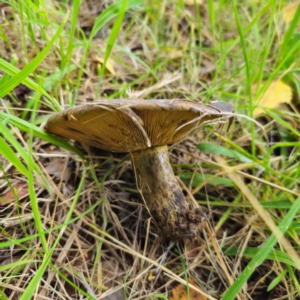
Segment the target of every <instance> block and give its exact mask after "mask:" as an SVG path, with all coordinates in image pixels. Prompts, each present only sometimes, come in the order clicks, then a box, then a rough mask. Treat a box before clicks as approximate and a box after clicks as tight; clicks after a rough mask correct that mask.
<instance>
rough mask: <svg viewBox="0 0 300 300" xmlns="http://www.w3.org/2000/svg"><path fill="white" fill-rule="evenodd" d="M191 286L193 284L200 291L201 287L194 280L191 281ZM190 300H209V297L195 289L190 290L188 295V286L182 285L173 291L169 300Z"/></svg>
mask: <svg viewBox="0 0 300 300" xmlns="http://www.w3.org/2000/svg"><path fill="white" fill-rule="evenodd" d="M189 284H191V285H193V286H195V287H197V288H198V289H199V287H198V286H197V284H196V282H195V281H194V280H193V279H189ZM188 299H189V300H207V297H206V296H204V295H201V294H199V293H198V292H196V291H195V290H193V289H190V290H189V293H188V292H187V286H186V285H185V284H182V283H181V284H179V285H177V286H175V287H174V288H173V289H172V290H171V297H170V298H169V300H188Z"/></svg>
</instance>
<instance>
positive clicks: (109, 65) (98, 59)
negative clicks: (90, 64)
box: [93, 55, 116, 75]
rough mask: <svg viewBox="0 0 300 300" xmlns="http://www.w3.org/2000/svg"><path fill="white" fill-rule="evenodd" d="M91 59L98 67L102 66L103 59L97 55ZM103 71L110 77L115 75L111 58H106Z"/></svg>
mask: <svg viewBox="0 0 300 300" xmlns="http://www.w3.org/2000/svg"><path fill="white" fill-rule="evenodd" d="M93 59H94V61H95V62H96V63H98V64H99V65H101V66H102V65H103V63H104V58H103V57H100V56H98V55H93ZM105 69H106V70H107V71H108V72H109V73H110V74H112V75H116V72H115V68H114V61H113V60H112V59H111V58H108V60H107V61H106V65H105Z"/></svg>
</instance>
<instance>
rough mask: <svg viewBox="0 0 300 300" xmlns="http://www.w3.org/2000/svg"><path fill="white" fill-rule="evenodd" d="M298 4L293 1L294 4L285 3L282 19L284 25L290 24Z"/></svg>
mask: <svg viewBox="0 0 300 300" xmlns="http://www.w3.org/2000/svg"><path fill="white" fill-rule="evenodd" d="M299 3H300V2H299V1H295V2H290V3H287V4H285V5H284V6H283V10H282V13H283V16H282V18H283V21H284V22H285V23H291V22H292V20H293V18H294V15H295V12H296V10H297V7H298V5H299Z"/></svg>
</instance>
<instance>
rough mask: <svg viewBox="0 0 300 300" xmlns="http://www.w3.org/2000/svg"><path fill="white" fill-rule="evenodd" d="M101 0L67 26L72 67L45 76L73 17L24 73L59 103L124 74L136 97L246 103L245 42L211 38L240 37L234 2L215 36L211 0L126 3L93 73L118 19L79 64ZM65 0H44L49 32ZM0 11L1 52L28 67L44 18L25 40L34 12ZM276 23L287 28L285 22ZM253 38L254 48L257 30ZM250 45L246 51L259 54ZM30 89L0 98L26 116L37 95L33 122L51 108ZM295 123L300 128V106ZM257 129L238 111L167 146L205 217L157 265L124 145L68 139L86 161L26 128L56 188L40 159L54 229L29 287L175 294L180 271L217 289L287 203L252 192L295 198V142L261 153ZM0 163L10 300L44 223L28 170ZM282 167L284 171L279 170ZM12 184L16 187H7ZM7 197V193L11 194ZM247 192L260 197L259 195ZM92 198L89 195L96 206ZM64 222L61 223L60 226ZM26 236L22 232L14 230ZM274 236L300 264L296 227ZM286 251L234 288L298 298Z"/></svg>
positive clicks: (123, 89) (3, 261) (49, 225)
mask: <svg viewBox="0 0 300 300" xmlns="http://www.w3.org/2000/svg"><path fill="white" fill-rule="evenodd" d="M22 3H23V2H22ZM99 3H100V2H99V1H92V0H89V1H82V4H81V8H80V10H79V16H78V19H77V24H78V31H77V32H76V35H75V36H76V38H75V39H74V45H76V46H74V47H73V49H72V50H73V51H72V56H71V61H69V62H68V64H69V65H74V67H72V71H67V72H66V75H59V76H58V77H55V78H51V77H50V75H52V74H53V73H56V72H58V71H59V70H60V68H61V64H62V63H64V62H63V60H64V57H63V56H62V53H64V51H66V46H64V45H67V42H68V37H69V36H68V35H69V30H68V26H67V27H66V28H65V30H64V31H63V33H62V36H61V40H60V43H57V44H56V45H55V46H54V47H53V49H52V51H50V52H49V54H48V55H47V57H46V59H45V60H43V62H42V63H41V64H40V65H39V67H38V68H37V69H36V70H35V71H34V73H33V74H32V75H35V76H32V79H34V81H35V82H38V83H39V82H40V84H41V85H43V83H44V82H46V83H47V84H48V85H49V89H48V92H49V94H51V95H52V96H53V97H54V98H56V99H57V101H58V103H59V104H60V105H61V107H62V108H67V107H69V105H70V103H71V102H72V97H73V96H74V95H75V94H76V100H75V105H80V104H84V103H86V102H90V101H93V100H95V99H97V98H106V97H107V98H108V97H109V98H111V97H114V98H121V97H124V98H125V97H127V93H128V92H127V90H128V88H131V89H134V90H136V93H135V94H134V97H138V98H147V99H150V98H163V99H173V98H179V99H189V100H193V101H200V99H201V101H205V102H206V101H208V100H209V99H212V100H215V99H219V100H220V99H221V100H224V101H230V102H231V103H232V104H234V105H235V106H236V110H237V112H238V113H247V110H246V109H245V108H247V109H248V103H247V99H248V96H247V92H246V91H245V90H243V91H242V92H241V86H242V85H243V83H244V81H245V73H244V72H240V68H241V66H242V65H244V60H243V56H242V52H241V49H240V47H239V46H238V44H237V46H233V47H232V50H231V52H227V53H226V54H225V50H224V49H223V50H224V52H222V49H220V48H219V45H222V46H223V47H225V46H226V45H227V44H226V41H228V43H231V42H232V43H235V42H236V39H235V38H236V37H237V36H238V32H237V28H236V25H235V23H234V22H235V21H234V16H233V13H232V11H230V7H231V6H228V8H226V7H227V6H226V5H225V4H222V6H223V8H222V9H220V10H218V9H217V8H216V15H215V18H218V17H220V16H222V18H218V19H217V20H215V29H217V30H218V32H219V33H220V34H221V33H222V35H220V36H218V35H217V34H216V35H213V33H212V28H211V23H210V22H211V20H210V13H209V9H208V6H207V4H206V3H205V4H203V5H200V6H199V7H197V9H195V7H193V6H185V5H184V4H182V6H180V5H178V3H177V4H176V3H172V2H171V1H170V3H168V1H166V2H161V3H160V5H158V4H156V3H154V2H151V1H149V2H148V3H147V5H146V6H145V7H141V8H139V9H136V10H129V12H128V13H127V14H126V17H125V20H124V22H123V26H122V29H121V31H120V32H119V36H118V39H117V44H118V47H115V48H114V49H113V51H112V54H111V59H112V60H113V62H114V70H115V74H111V73H110V72H109V71H108V70H107V72H106V75H105V76H104V77H103V78H102V80H101V81H100V80H99V68H100V67H101V65H99V64H98V63H97V60H95V55H97V56H100V57H103V52H104V51H105V47H106V43H107V39H108V37H109V34H110V31H111V28H112V25H113V21H110V22H108V23H107V24H106V25H105V26H104V28H103V29H102V30H101V31H100V32H99V34H97V35H96V37H95V38H94V39H93V41H92V45H91V46H90V50H89V53H88V57H87V60H86V62H85V64H84V65H83V68H81V62H82V60H83V53H84V50H83V46H82V43H83V42H82V41H83V39H82V36H83V34H87V35H88V34H89V32H90V31H91V29H92V26H93V24H94V21H95V20H96V18H97V16H98V15H99V14H100V13H101V12H102V11H103V9H104V8H105V7H106V6H108V5H109V4H105V3H106V2H105V1H103V4H102V2H101V3H100V4H99ZM261 5H262V4H261ZM216 6H217V4H216ZM64 7H65V8H66V10H69V9H70V5H69V4H62V3H60V2H59V1H58V2H55V1H53V2H52V1H49V2H46V3H45V8H46V11H47V12H48V13H49V19H50V20H51V21H52V24H47V26H45V27H44V33H45V34H46V36H47V34H49V36H52V35H53V32H54V30H56V29H55V28H56V27H55V26H54V24H59V23H60V22H61V21H62V20H63V18H64V15H65V12H64ZM180 8H181V9H180ZM252 8H253V7H252ZM243 9H244V10H245V11H244V13H245V12H246V13H245V15H244V13H242V8H241V15H243V16H244V18H243V19H242V21H243V22H244V23H243V25H244V26H245V27H246V24H247V22H246V17H245V16H248V17H249V18H250V14H251V12H252V11H251V4H248V3H247V4H245V7H244V8H243ZM0 12H1V16H0V23H1V24H2V25H1V30H2V32H3V35H2V37H1V38H0V56H1V57H2V59H4V60H6V61H8V62H9V61H12V59H13V57H17V58H18V60H17V61H16V66H17V67H18V68H19V69H22V68H24V66H25V65H26V64H27V62H29V61H31V60H32V59H33V58H34V57H35V56H36V55H37V54H38V53H39V50H40V49H42V48H43V47H44V46H45V45H46V44H47V42H46V38H45V36H44V35H43V33H42V31H41V30H40V27H39V24H38V23H37V24H35V23H34V22H33V23H32V24H33V29H32V35H33V36H34V37H35V38H36V43H34V42H33V38H32V36H30V30H29V28H28V27H26V26H25V25H28V24H29V23H26V19H24V18H22V15H21V10H20V6H19V4H18V3H16V2H14V1H13V2H12V3H11V4H7V3H4V2H2V3H0ZM253 14H254V13H253ZM267 15H268V16H269V17H268V16H267V17H265V18H266V20H265V21H264V20H262V21H261V22H258V25H257V26H262V27H263V28H264V29H265V28H266V27H267V26H266V25H265V22H268V21H269V20H268V19H267V18H270V12H269V14H267ZM159 16H160V18H159ZM23 17H24V16H23ZM251 17H253V16H251ZM199 18H201V26H202V27H201V28H199V22H198V21H199ZM250 19H251V18H250ZM32 20H34V18H32ZM218 20H219V21H218ZM22 26H24V27H23V29H22ZM264 26H266V27H264ZM80 30H82V32H80ZM262 32H263V30H262ZM252 34H253V35H252ZM278 34H279V35H280V34H281V35H282V32H279V33H278ZM262 36H263V35H261V36H260V37H259V38H257V39H258V41H257V43H262V40H263V38H262ZM249 39H251V40H255V36H254V33H253V32H252V33H251V34H249ZM5 40H8V41H5ZM223 41H225V42H223ZM229 48H230V47H228V48H227V49H226V50H228V49H229ZM250 48H251V51H254V52H255V49H256V48H255V46H254V43H253V48H252V46H251V47H250ZM249 51H250V50H249ZM255 56H256V55H255V54H253V56H252V59H253V60H254V57H255ZM271 58H272V57H270V62H267V63H266V72H267V69H268V70H269V69H271V68H272V67H273V65H272V63H274V62H272V61H271ZM297 64H298V62H297ZM253 65H255V66H257V67H256V69H255V68H254V67H253V68H254V69H253V70H252V71H253V73H255V72H256V71H257V70H258V69H259V67H258V65H259V62H258V61H256V62H254V63H253ZM274 67H275V63H274ZM298 67H299V65H298ZM295 68H296V66H295ZM81 71H82V72H83V73H82V77H80V78H78V76H79V74H80V72H81ZM1 74H2V75H3V73H1ZM298 79H299V78H298ZM33 95H36V94H33V91H32V90H30V89H28V88H27V87H25V86H24V85H19V86H18V87H17V88H15V89H14V91H13V92H12V93H11V94H9V95H7V96H6V97H5V98H3V99H2V100H1V110H2V111H4V112H9V113H11V114H12V115H15V116H17V117H18V118H20V119H24V120H28V121H30V117H31V116H32V114H33V109H34V101H39V104H38V105H37V107H36V108H37V109H36V110H35V112H36V114H37V115H36V118H35V119H34V120H33V122H35V124H36V125H41V123H42V122H44V121H45V119H46V118H47V117H48V115H50V114H51V113H53V110H54V108H53V106H52V105H51V103H50V102H49V101H48V100H46V99H45V98H34V100H33V101H32V100H31V99H32V98H31V97H33ZM295 123H296V125H295V126H296V128H298V127H299V123H298V119H296V118H295ZM279 126H280V125H279ZM270 128H271V129H270ZM273 128H274V127H273ZM9 129H10V130H11V132H13V135H14V137H15V139H16V140H17V141H18V142H19V143H20V144H21V145H22V147H23V148H24V149H25V150H28V147H29V146H30V142H29V140H30V135H29V134H27V133H24V132H23V131H22V130H19V129H18V128H14V127H13V126H10V125H9ZM285 129H286V128H284V130H285ZM251 130H252V129H251V127H250V125H249V123H248V121H247V120H242V119H240V118H237V119H236V120H235V121H234V124H233V125H232V127H231V129H230V130H229V132H227V130H226V128H223V129H221V130H220V132H221V136H222V137H223V138H219V136H218V135H217V134H214V133H213V131H212V130H211V129H205V130H203V131H202V132H200V133H198V134H196V135H193V136H192V137H189V138H187V139H186V140H185V141H183V142H182V143H179V144H177V145H174V146H173V147H172V148H171V150H170V158H171V162H172V164H173V166H174V171H175V174H176V175H178V177H179V178H181V180H182V181H181V183H182V186H183V190H184V191H185V193H186V195H187V197H193V198H194V199H195V200H196V201H198V202H199V203H200V204H201V205H203V207H204V208H205V210H206V214H207V220H205V221H204V226H203V232H202V234H201V236H200V237H199V238H198V239H197V240H196V241H193V242H190V241H180V242H179V243H178V244H177V245H176V246H175V247H174V248H173V249H172V250H171V251H170V252H169V254H168V255H167V259H166V262H165V263H164V264H163V266H161V268H160V272H159V274H158V275H157V276H156V275H155V270H156V268H157V266H158V264H159V261H160V259H161V257H162V255H163V253H164V251H165V249H166V247H167V246H168V241H163V240H161V239H160V236H159V231H158V230H157V228H156V227H155V224H154V223H153V222H151V218H150V217H149V215H148V214H147V210H146V209H145V207H144V206H143V204H142V202H141V201H140V196H139V194H138V191H137V190H136V186H135V179H134V174H133V170H132V167H131V163H130V161H129V156H128V155H125V154H124V155H123V154H112V153H109V152H105V151H102V150H99V149H95V148H91V147H88V146H86V145H81V144H79V143H75V144H74V146H75V147H76V148H77V149H79V150H80V151H81V153H83V154H84V155H85V158H86V161H84V160H82V159H81V158H79V156H77V155H75V154H74V153H72V152H70V151H67V150H64V149H63V148H59V147H57V146H53V145H52V144H50V143H49V142H47V141H43V140H41V139H38V138H34V140H33V143H32V147H33V148H32V151H33V152H32V153H33V155H34V156H33V159H34V161H35V162H36V163H37V164H38V165H39V167H40V170H41V172H42V174H43V175H44V176H45V178H46V179H47V181H48V184H49V186H50V188H51V189H50V192H49V189H47V187H46V186H45V184H44V183H43V181H42V180H41V179H40V176H38V174H37V173H34V176H35V177H34V179H35V180H34V181H35V185H34V190H35V195H36V200H37V203H38V209H39V213H40V218H41V221H42V229H43V230H44V231H47V233H46V235H45V237H46V242H47V246H48V249H50V248H51V247H52V246H53V244H54V243H55V241H56V239H57V238H59V242H58V244H57V245H56V247H55V250H54V252H53V254H52V256H51V259H50V261H49V263H48V266H47V268H46V270H45V272H44V273H43V275H42V277H41V278H40V283H39V285H38V286H37V288H36V289H35V293H34V299H41V300H42V299H107V300H114V299H125V295H126V299H156V298H163V297H171V295H172V292H171V291H172V289H173V288H174V286H175V285H177V284H178V283H183V284H185V283H186V279H187V278H188V277H189V278H192V279H193V280H194V281H195V282H196V283H197V285H198V287H195V289H199V290H201V293H204V294H206V295H207V297H208V298H209V299H220V297H221V296H222V293H224V292H225V291H226V290H227V289H228V288H229V287H230V286H231V285H232V284H233V282H234V281H235V279H236V278H237V277H238V276H239V275H240V274H241V272H242V270H243V269H244V268H245V267H246V266H247V264H248V261H249V259H248V258H245V257H244V256H243V253H244V251H245V250H246V249H247V248H249V247H252V248H258V247H260V246H261V245H263V244H264V243H265V242H266V241H267V240H268V238H269V237H270V234H271V233H272V232H273V233H274V232H275V233H276V228H277V227H276V225H278V223H279V222H280V220H281V218H283V217H284V215H285V209H286V207H284V208H280V207H279V208H276V207H275V208H276V209H274V208H271V209H268V210H266V209H265V208H264V207H263V206H261V205H260V204H259V201H271V202H272V201H274V200H275V199H278V200H286V201H287V202H291V203H293V202H294V201H295V198H296V196H299V187H298V182H296V180H297V179H296V178H297V176H298V175H297V174H298V173H299V171H297V166H296V160H294V159H295V157H294V156H293V153H294V152H295V151H297V146H294V144H291V145H288V146H289V147H290V148H292V149H290V148H289V150H290V152H289V156H288V158H290V159H291V157H292V159H293V160H292V161H293V162H294V163H292V162H291V163H290V164H288V163H287V161H288V158H287V157H284V155H277V154H276V153H275V152H273V154H272V155H271V157H270V160H269V161H268V162H266V161H264V158H265V151H266V149H267V145H266V141H265V139H264V136H263V134H261V129H260V128H255V132H256V136H255V138H254V137H253V132H252V131H251ZM270 132H271V133H270ZM284 133H286V131H284ZM289 133H290V132H289ZM270 134H271V135H272V127H270V125H269V122H266V126H265V135H267V136H268V137H269V138H270ZM224 137H225V138H224ZM271 137H272V138H273V137H274V136H271ZM253 138H254V140H253ZM227 139H228V140H229V141H230V142H228V140H227ZM276 139H278V135H276V136H275V140H276ZM203 140H204V141H206V142H209V141H210V142H215V143H216V145H220V146H222V145H226V146H227V147H228V148H231V149H235V150H236V151H237V152H239V148H238V147H240V148H241V149H243V150H244V152H242V154H245V153H251V147H252V146H253V143H254V144H255V145H256V149H257V152H256V158H257V160H252V161H251V162H245V161H244V162H241V161H240V160H239V159H237V158H230V157H229V158H228V157H227V161H226V162H225V161H224V158H226V156H225V155H224V156H223V158H220V157H219V156H218V155H215V154H208V153H205V152H201V151H200V150H199V149H198V148H197V145H198V144H199V143H200V142H201V141H203ZM294 141H297V138H296V137H295V136H293V137H289V138H288V142H291V143H292V142H294ZM233 145H237V147H236V148H235V147H234V146H233ZM293 147H294V148H293ZM16 154H17V155H19V154H18V153H16ZM19 157H20V155H19ZM249 157H250V156H249ZM0 163H1V164H2V171H1V170H0V172H1V176H0V195H1V197H2V198H0V243H4V242H7V241H15V242H13V243H11V244H10V245H9V246H6V247H2V248H1V249H0V291H1V290H2V293H3V294H2V297H3V299H12V300H15V299H20V298H21V295H22V294H23V293H24V290H25V289H26V288H27V287H28V286H29V283H30V282H31V280H32V278H33V277H34V275H35V273H36V271H37V270H38V269H39V268H40V266H41V263H42V262H43V259H44V258H45V256H44V250H45V249H44V247H43V244H42V242H41V239H40V238H39V237H38V236H37V235H36V234H37V232H38V231H37V228H36V221H34V215H33V212H32V206H31V202H30V197H29V191H30V190H29V187H28V184H27V183H28V178H26V176H24V175H23V174H21V173H20V172H19V171H18V170H17V168H16V167H15V166H14V165H13V164H12V163H11V162H10V161H9V160H7V159H6V158H4V157H2V156H0ZM268 164H270V168H271V169H273V171H274V172H272V171H270V170H268V172H269V173H268V174H267V175H265V172H267V171H266V169H263V168H262V167H263V166H268ZM228 165H229V167H228ZM284 172H286V176H287V177H286V178H287V179H286V181H284V180H283V179H282V178H279V177H277V176H279V175H278V174H280V173H281V174H283V173H284ZM186 174H187V175H186ZM199 174H200V175H201V174H202V175H203V176H205V175H207V177H204V178H205V180H202V182H200V183H198V184H193V179H194V178H196V177H197V176H199ZM227 174H229V178H230V179H231V182H230V183H228V181H227V183H228V184H224V183H223V184H218V185H216V184H214V183H212V181H211V180H212V179H217V180H219V179H220V178H228V175H227ZM82 178H83V179H84V181H83V187H82V189H81V190H80V195H79V197H78V199H77V198H76V191H77V190H78V188H79V183H80V181H81V179H82ZM278 178H279V179H278ZM289 180H290V181H289ZM292 180H294V182H293V183H291V181H292ZM203 182H204V183H205V184H204V183H203ZM246 185H247V186H246ZM12 187H14V188H15V190H14V193H15V194H14V193H13V192H12ZM33 198H34V197H33ZM74 199H76V201H77V203H76V207H75V209H74V210H73V213H72V222H69V223H68V224H66V217H67V215H68V212H69V211H70V209H73V208H72V203H73V201H74ZM252 199H254V200H253V202H252V201H251V200H252ZM7 200H8V203H7V202H5V201H7ZM248 200H250V203H251V204H254V205H256V208H255V209H253V207H252V206H251V205H249V202H248ZM255 201H258V202H257V203H256V202H255ZM274 205H275V204H274ZM92 206H94V207H95V208H94V209H92V210H91V207H92ZM296 225H297V224H295V226H296ZM64 226H65V227H64ZM61 228H64V229H63V234H62V236H61V237H60V234H61V231H60V230H61ZM270 230H271V231H270ZM277 235H278V236H279V235H280V232H277ZM22 238H27V239H25V240H23V241H22V240H21V239H22ZM281 245H282V247H283V249H284V250H286V253H288V254H289V255H290V256H291V257H294V263H295V264H296V265H298V266H299V261H298V258H297V253H296V251H297V247H298V245H299V238H298V236H297V231H296V229H293V230H292V229H291V233H290V236H288V237H287V238H285V239H283V240H282V243H281ZM232 247H236V248H237V250H236V254H234V255H228V254H226V252H224V251H223V250H224V249H227V248H229V249H230V248H232ZM279 249H280V248H279ZM295 249H296V250H295ZM249 257H251V255H250V254H249ZM13 263H15V265H13ZM9 264H12V265H9ZM287 265H288V267H286V265H285V264H283V263H282V262H280V260H276V259H272V260H271V259H269V260H265V261H264V262H263V264H261V265H259V266H257V268H256V269H255V270H254V272H253V273H252V275H251V277H250V278H249V279H248V281H247V283H246V284H245V285H244V286H243V288H242V289H241V290H240V291H239V294H238V295H237V296H236V297H237V299H296V298H297V288H298V287H297V282H298V280H297V277H298V276H299V274H298V271H297V270H296V269H297V268H292V267H291V265H289V264H287ZM286 268H287V269H288V271H289V273H288V275H286V274H284V275H283V276H282V278H281V280H279V282H278V284H277V285H276V286H275V287H274V288H273V289H271V290H270V291H268V290H267V287H268V285H269V284H270V283H271V282H272V280H274V279H275V278H278V276H279V275H280V276H281V275H282V274H283V272H287V271H286ZM291 269H292V271H291ZM293 276H294V277H293ZM191 289H193V287H191ZM118 297H119V298H118ZM0 299H2V298H1V294H0ZM28 299H29V298H28ZM197 299H199V298H197Z"/></svg>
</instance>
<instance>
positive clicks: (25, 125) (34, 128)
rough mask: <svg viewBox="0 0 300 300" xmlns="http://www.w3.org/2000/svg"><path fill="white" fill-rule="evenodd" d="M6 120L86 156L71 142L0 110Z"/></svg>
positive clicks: (2, 117)
mask: <svg viewBox="0 0 300 300" xmlns="http://www.w3.org/2000/svg"><path fill="white" fill-rule="evenodd" d="M4 120H7V122H8V123H10V124H11V125H13V126H15V127H17V128H19V129H20V130H22V131H25V132H27V133H30V131H31V130H32V133H33V135H34V136H35V137H38V138H40V139H42V140H44V141H47V142H49V143H52V144H54V145H56V146H58V147H62V148H64V149H66V150H69V151H72V152H74V153H76V154H77V155H79V156H80V157H81V158H82V159H83V158H84V155H83V154H82V153H81V152H80V151H78V150H77V149H76V148H75V147H73V146H71V145H70V144H68V143H67V142H65V141H63V140H62V139H59V138H57V137H54V136H52V135H50V134H48V133H45V132H44V131H43V129H41V128H39V127H37V126H35V125H33V124H31V123H29V122H27V121H24V120H22V119H19V118H17V117H15V116H12V115H9V114H7V113H4V112H1V111H0V121H4Z"/></svg>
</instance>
